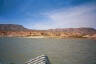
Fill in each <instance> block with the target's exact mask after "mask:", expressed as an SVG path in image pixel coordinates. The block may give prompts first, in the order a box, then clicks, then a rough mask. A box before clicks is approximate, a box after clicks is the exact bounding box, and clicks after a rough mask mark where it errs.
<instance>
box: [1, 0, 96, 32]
mask: <svg viewBox="0 0 96 64" xmlns="http://www.w3.org/2000/svg"><path fill="white" fill-rule="evenodd" d="M0 24H19V25H23V26H24V27H26V28H30V29H41V30H42V29H54V28H79V27H91V28H96V0H0Z"/></svg>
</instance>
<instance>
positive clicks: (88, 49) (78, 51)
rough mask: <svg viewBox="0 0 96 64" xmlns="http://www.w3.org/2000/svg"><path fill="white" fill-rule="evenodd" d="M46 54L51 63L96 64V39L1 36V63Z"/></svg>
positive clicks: (16, 63)
mask: <svg viewBox="0 0 96 64" xmlns="http://www.w3.org/2000/svg"><path fill="white" fill-rule="evenodd" d="M42 54H46V55H47V56H48V57H49V60H50V62H51V64H96V40H89V39H46V38H45V39H34V38H33V39H31V38H30V39H28V38H0V64H10V63H15V64H24V62H26V61H27V60H28V59H30V58H35V57H37V56H39V55H42Z"/></svg>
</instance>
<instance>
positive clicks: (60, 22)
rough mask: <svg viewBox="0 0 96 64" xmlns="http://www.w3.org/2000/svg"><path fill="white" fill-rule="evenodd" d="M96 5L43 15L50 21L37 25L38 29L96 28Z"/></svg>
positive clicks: (60, 10)
mask: <svg viewBox="0 0 96 64" xmlns="http://www.w3.org/2000/svg"><path fill="white" fill-rule="evenodd" d="M95 6H96V5H95V4H86V5H81V6H75V7H70V8H64V9H59V10H55V11H51V12H47V13H43V15H44V16H46V17H47V18H48V19H49V20H50V21H49V20H48V23H47V21H45V22H40V23H37V24H35V25H34V26H33V27H34V28H36V29H50V28H70V27H71V28H72V27H96V25H95V23H96V18H95V17H96V7H95Z"/></svg>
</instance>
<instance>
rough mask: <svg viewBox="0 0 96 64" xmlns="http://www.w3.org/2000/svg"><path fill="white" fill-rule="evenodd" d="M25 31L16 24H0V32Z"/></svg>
mask: <svg viewBox="0 0 96 64" xmlns="http://www.w3.org/2000/svg"><path fill="white" fill-rule="evenodd" d="M21 30H27V28H24V27H23V26H22V25H17V24H0V31H21Z"/></svg>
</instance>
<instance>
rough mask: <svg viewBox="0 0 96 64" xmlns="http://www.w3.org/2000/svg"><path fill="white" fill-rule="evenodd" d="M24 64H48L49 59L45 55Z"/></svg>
mask: <svg viewBox="0 0 96 64" xmlns="http://www.w3.org/2000/svg"><path fill="white" fill-rule="evenodd" d="M25 64H50V62H49V59H48V57H47V56H45V55H41V56H38V57H36V58H34V59H30V60H29V61H27V62H25Z"/></svg>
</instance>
